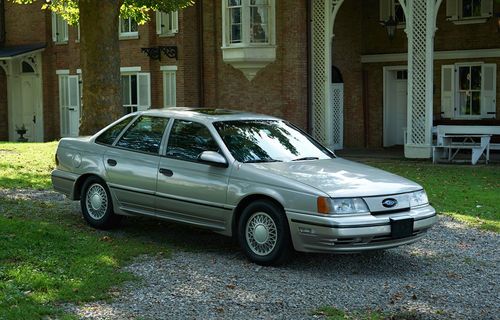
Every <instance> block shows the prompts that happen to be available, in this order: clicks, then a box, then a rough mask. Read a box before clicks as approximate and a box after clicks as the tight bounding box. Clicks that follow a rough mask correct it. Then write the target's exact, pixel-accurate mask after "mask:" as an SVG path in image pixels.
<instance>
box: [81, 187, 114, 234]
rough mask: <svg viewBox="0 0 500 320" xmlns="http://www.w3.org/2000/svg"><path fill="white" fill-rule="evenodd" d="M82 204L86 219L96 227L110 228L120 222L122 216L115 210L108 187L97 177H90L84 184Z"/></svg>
mask: <svg viewBox="0 0 500 320" xmlns="http://www.w3.org/2000/svg"><path fill="white" fill-rule="evenodd" d="M80 205H81V207H82V214H83V217H84V218H85V221H87V223H88V224H90V225H91V226H92V227H94V228H98V229H110V228H112V227H114V226H116V225H117V224H118V223H119V222H120V218H121V216H119V215H116V214H115V213H114V212H113V203H112V201H111V194H110V193H109V190H108V187H107V186H106V184H105V183H104V182H103V181H102V180H101V179H99V178H97V177H90V178H88V179H87V180H86V181H85V183H84V184H83V187H82V194H81V197H80Z"/></svg>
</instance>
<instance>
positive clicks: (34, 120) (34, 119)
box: [33, 115, 36, 124]
mask: <svg viewBox="0 0 500 320" xmlns="http://www.w3.org/2000/svg"><path fill="white" fill-rule="evenodd" d="M33 123H35V124H36V115H33Z"/></svg>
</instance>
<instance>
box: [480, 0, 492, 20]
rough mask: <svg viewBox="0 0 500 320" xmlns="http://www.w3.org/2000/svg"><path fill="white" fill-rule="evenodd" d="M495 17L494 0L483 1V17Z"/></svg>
mask: <svg viewBox="0 0 500 320" xmlns="http://www.w3.org/2000/svg"><path fill="white" fill-rule="evenodd" d="M492 15H493V0H482V1H481V16H482V17H491V16H492Z"/></svg>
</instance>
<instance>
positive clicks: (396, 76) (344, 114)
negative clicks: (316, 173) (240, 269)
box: [0, 0, 500, 157]
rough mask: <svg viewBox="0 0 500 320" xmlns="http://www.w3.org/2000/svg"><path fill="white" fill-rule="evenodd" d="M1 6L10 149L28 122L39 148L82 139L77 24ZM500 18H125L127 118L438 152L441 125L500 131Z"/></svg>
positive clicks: (458, 6)
mask: <svg viewBox="0 0 500 320" xmlns="http://www.w3.org/2000/svg"><path fill="white" fill-rule="evenodd" d="M0 7H1V8H2V9H4V10H2V9H0V67H1V68H0V140H16V139H17V137H18V135H17V133H16V131H15V129H16V126H21V125H22V124H24V125H25V126H26V127H27V129H28V132H27V137H28V138H29V139H30V140H32V141H47V140H53V139H57V138H59V137H61V136H71V135H78V120H79V114H80V109H81V108H82V104H84V101H81V99H80V84H81V81H84V75H82V74H81V71H80V69H79V68H80V65H79V33H78V28H77V27H73V26H67V25H66V23H65V22H64V21H63V20H61V19H60V18H59V17H57V16H55V15H53V14H51V13H50V12H47V11H42V10H40V4H39V3H36V4H34V5H27V6H25V5H23V6H20V5H14V4H12V3H10V2H5V0H0ZM499 13H500V4H498V3H496V2H494V1H493V0H474V1H473V0H445V1H442V0H419V1H417V0H400V1H398V0H221V1H218V0H215V1H207V0H205V1H202V0H198V1H197V4H196V5H195V6H193V7H190V8H187V9H184V10H181V11H179V12H176V13H169V14H165V13H156V14H153V16H152V17H151V21H150V22H149V23H147V24H145V25H141V26H137V25H136V24H135V23H134V22H133V21H130V20H122V21H121V22H120V50H121V66H122V68H121V72H122V87H123V90H122V100H123V104H124V113H125V112H130V111H134V110H141V109H146V108H151V107H152V108H162V107H171V106H186V107H193V106H202V107H221V108H232V109H244V110H250V111H255V112H261V113H267V114H272V115H276V116H279V117H283V118H286V119H288V120H290V121H292V122H294V123H296V124H298V125H299V126H301V127H303V128H306V129H307V130H309V131H310V132H312V133H313V134H314V135H315V136H316V137H317V138H318V139H320V140H321V141H323V142H324V143H325V144H327V145H329V146H332V147H335V148H343V147H382V146H391V145H402V144H404V145H405V153H406V155H407V156H408V157H429V156H430V145H431V143H432V135H431V128H432V126H433V125H436V124H442V123H459V124H492V125H497V124H499V123H500V122H499V121H498V120H496V117H497V114H498V112H500V110H499V109H500V107H499V106H498V104H497V103H496V101H497V100H498V99H497V98H498V94H499V91H500V90H499V89H500V88H499V86H500V81H497V77H498V74H499V70H498V69H499V68H497V64H498V63H500V26H499V19H500V18H498V14H499ZM26 21H29V23H26ZM393 22H394V23H393ZM3 25H4V26H5V27H4V29H3V30H5V33H4V32H3V30H2V26H3ZM390 30H392V31H395V32H394V35H393V36H392V37H389V33H390V32H388V31H390ZM4 34H5V36H4ZM391 35H392V34H391ZM82 76H83V78H82Z"/></svg>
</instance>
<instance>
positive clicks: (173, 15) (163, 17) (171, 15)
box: [156, 11, 179, 36]
mask: <svg viewBox="0 0 500 320" xmlns="http://www.w3.org/2000/svg"><path fill="white" fill-rule="evenodd" d="M177 32H179V13H178V12H177V11H173V12H168V13H166V12H160V11H157V12H156V33H157V34H158V35H161V36H164V35H173V34H175V33H177Z"/></svg>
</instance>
